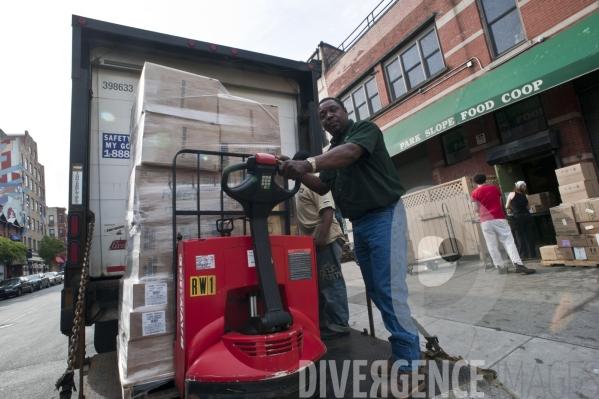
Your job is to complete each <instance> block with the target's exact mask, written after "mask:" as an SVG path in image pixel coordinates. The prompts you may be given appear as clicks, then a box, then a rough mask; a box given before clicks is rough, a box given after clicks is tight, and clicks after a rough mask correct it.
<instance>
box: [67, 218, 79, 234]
mask: <svg viewBox="0 0 599 399" xmlns="http://www.w3.org/2000/svg"><path fill="white" fill-rule="evenodd" d="M69 234H70V235H71V237H76V236H78V235H79V215H71V216H70V217H69Z"/></svg>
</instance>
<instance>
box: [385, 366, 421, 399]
mask: <svg viewBox="0 0 599 399" xmlns="http://www.w3.org/2000/svg"><path fill="white" fill-rule="evenodd" d="M416 373H417V374H418V375H419V376H423V375H424V374H425V372H424V367H419V368H418V371H417V372H416ZM425 386H426V381H425V379H421V380H415V379H414V372H413V371H412V370H398V371H397V379H394V378H391V379H389V381H388V382H387V394H386V396H382V393H383V387H382V385H381V386H379V388H378V390H377V393H376V395H377V398H396V399H408V398H411V397H412V395H414V394H415V393H416V392H422V391H423V390H424V388H425Z"/></svg>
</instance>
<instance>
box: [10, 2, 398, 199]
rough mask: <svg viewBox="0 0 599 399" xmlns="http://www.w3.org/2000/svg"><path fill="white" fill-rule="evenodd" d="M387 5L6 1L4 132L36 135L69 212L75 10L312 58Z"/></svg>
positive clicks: (49, 179)
mask: <svg viewBox="0 0 599 399" xmlns="http://www.w3.org/2000/svg"><path fill="white" fill-rule="evenodd" d="M379 2H380V0H361V1H358V0H328V1H322V0H302V1H297V0H287V1H285V0H249V1H242V0H219V1H214V0H210V1H206V0H196V1H191V0H187V1H184V0H168V1H166V0H162V1H155V0H145V1H133V0H120V1H114V0H101V1H89V0H87V1H86V0H78V1H70V0H59V1H55V2H51V1H41V0H33V1H20V2H18V1H10V2H5V3H4V4H3V6H2V12H1V13H0V129H2V130H3V131H4V132H5V133H7V134H15V133H16V134H19V133H20V134H23V133H25V130H27V131H28V132H29V134H30V135H31V136H32V138H33V139H34V140H35V141H36V142H37V145H38V158H39V161H40V163H41V164H42V165H44V167H45V173H46V206H50V207H52V206H59V207H66V208H68V183H69V175H68V170H69V167H68V166H69V138H70V137H69V135H70V111H71V78H70V74H71V15H72V14H75V15H79V16H84V17H87V18H92V19H98V20H102V21H107V22H112V23H116V24H121V25H126V26H131V27H135V28H140V29H146V30H151V31H156V32H161V33H166V34H170V35H175V36H181V37H186V38H191V39H195V40H199V41H205V42H212V43H216V44H220V45H225V46H231V47H236V48H240V49H244V50H251V51H256V52H260V53H266V54H270V55H275V56H279V57H284V58H290V59H294V60H300V61H306V60H307V59H308V58H309V57H310V56H311V55H312V53H313V52H314V51H315V50H316V48H317V46H318V43H320V42H321V41H324V42H326V43H329V44H332V45H336V46H337V45H339V44H341V42H342V41H343V40H344V39H345V38H346V37H347V36H348V35H349V34H350V33H351V32H352V31H353V30H354V28H356V27H357V26H358V25H359V24H360V22H361V21H362V20H363V19H364V18H366V15H368V14H369V13H370V12H371V11H372V10H373V9H374V8H375V7H376V6H377V5H378V4H379ZM386 2H387V1H385V3H386Z"/></svg>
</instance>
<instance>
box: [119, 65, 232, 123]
mask: <svg viewBox="0 0 599 399" xmlns="http://www.w3.org/2000/svg"><path fill="white" fill-rule="evenodd" d="M223 92H226V90H225V89H224V87H223V86H222V85H221V84H220V82H219V81H218V80H216V79H212V78H207V77H205V76H200V75H196V74H193V73H189V72H185V71H181V70H178V69H173V68H168V67H165V66H162V65H157V64H152V63H150V62H146V63H145V64H144V68H143V71H142V73H141V77H140V80H139V86H138V89H137V95H136V97H135V102H134V104H133V111H132V112H133V114H132V128H133V127H134V124H135V123H137V122H138V119H139V117H140V116H141V115H142V112H145V111H149V112H155V113H159V114H163V115H172V116H177V117H180V118H187V119H195V120H198V121H203V122H206V123H216V122H217V117H218V94H219V93H223ZM131 130H133V129H131Z"/></svg>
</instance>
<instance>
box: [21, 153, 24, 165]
mask: <svg viewBox="0 0 599 399" xmlns="http://www.w3.org/2000/svg"><path fill="white" fill-rule="evenodd" d="M24 159H25V158H24V157H23V154H21V165H23V162H24V161H23V160H24Z"/></svg>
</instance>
